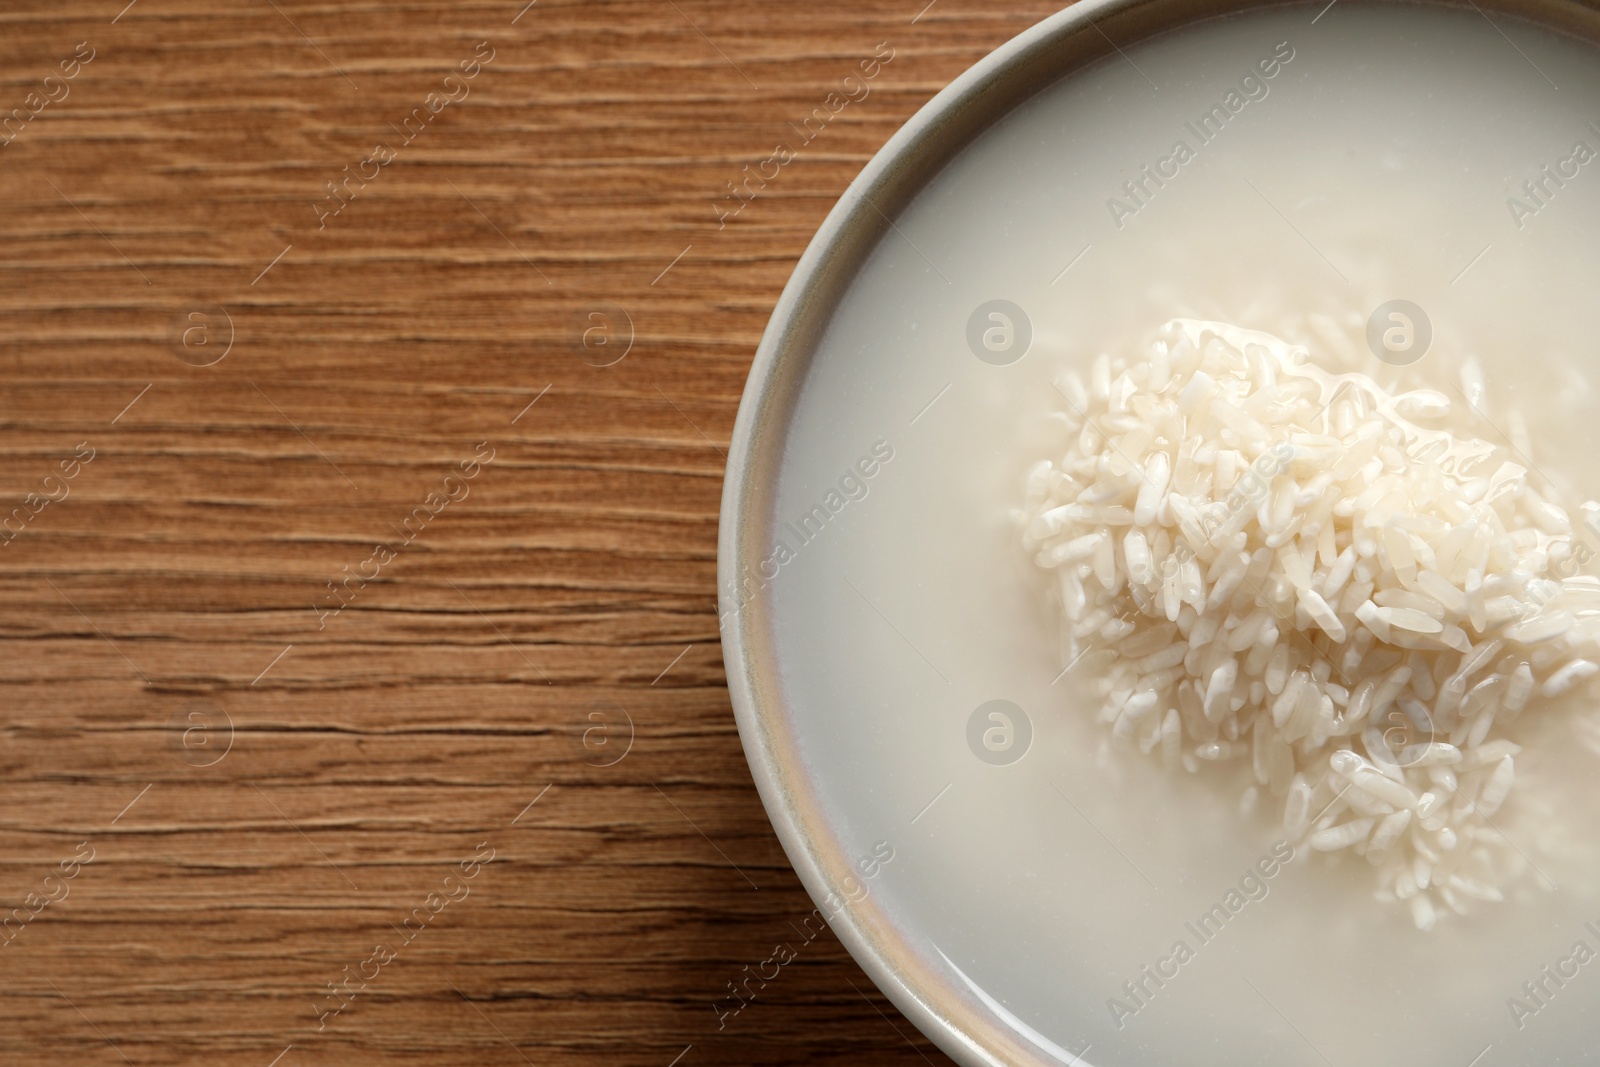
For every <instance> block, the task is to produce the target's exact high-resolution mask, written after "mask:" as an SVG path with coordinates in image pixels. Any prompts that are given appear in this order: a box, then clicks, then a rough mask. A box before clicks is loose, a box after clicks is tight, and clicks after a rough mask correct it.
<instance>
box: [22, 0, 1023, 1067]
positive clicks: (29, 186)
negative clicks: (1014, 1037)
mask: <svg viewBox="0 0 1600 1067" xmlns="http://www.w3.org/2000/svg"><path fill="white" fill-rule="evenodd" d="M125 2H126V0H50V2H46V0H19V2H16V3H11V4H7V5H6V9H5V11H4V12H3V13H0V63H3V65H0V71H3V75H0V82H3V84H0V130H3V132H0V141H4V142H5V144H4V147H0V190H3V194H4V198H3V203H4V204H5V207H6V211H5V215H4V222H3V234H4V247H3V249H0V271H3V277H4V282H3V285H0V302H3V309H4V333H3V338H0V360H3V367H4V382H5V390H4V392H3V394H0V429H3V434H0V443H3V448H4V463H3V465H0V516H3V519H0V552H3V556H0V560H3V564H4V567H3V571H0V581H3V583H4V590H5V602H6V604H7V606H8V609H9V610H8V611H7V613H6V618H5V620H4V622H3V624H0V625H3V627H4V634H5V638H6V640H5V643H4V646H3V647H4V650H5V654H4V659H3V662H0V670H3V671H4V694H5V705H4V715H3V722H4V744H3V750H0V751H3V755H0V759H3V766H4V773H3V777H0V788H3V791H4V800H5V809H4V815H3V819H0V857H3V863H0V899H3V900H4V901H5V902H6V903H5V907H7V908H12V909H14V910H12V911H11V912H10V917H9V918H7V919H5V921H4V922H3V923H0V929H3V931H4V932H3V933H0V943H3V945H4V948H3V950H0V974H3V975H4V980H3V982H0V1055H3V1058H4V1060H5V1062H7V1063H28V1064H32V1063H45V1062H50V1063H62V1062H67V1063H82V1064H108V1065H109V1064H118V1063H122V1062H124V1061H126V1062H128V1063H133V1064H139V1065H141V1067H143V1065H156V1064H173V1063H204V1064H207V1065H215V1067H224V1065H234V1064H238V1065H248V1067H269V1065H273V1064H278V1065H281V1067H303V1065H308V1064H330V1065H333V1064H364V1063H380V1062H381V1063H385V1064H395V1065H409V1064H428V1065H443V1064H507V1065H514V1064H520V1063H525V1062H526V1063H531V1064H538V1065H539V1067H545V1065H562V1064H582V1065H589V1064H596V1065H598V1064H605V1065H608V1067H612V1065H635V1064H636V1065H641V1067H668V1065H669V1064H682V1065H683V1067H696V1065H700V1064H711V1063H727V1064H788V1063H809V1064H846V1063H850V1064H859V1063H871V1064H911V1063H924V1062H928V1063H937V1062H948V1061H944V1060H943V1057H942V1056H941V1055H940V1054H939V1053H938V1052H937V1051H936V1050H934V1048H933V1047H932V1046H931V1045H930V1044H929V1043H928V1042H927V1041H926V1040H925V1039H923V1038H922V1037H921V1035H919V1034H918V1033H917V1032H916V1031H915V1030H914V1029H913V1028H912V1027H911V1026H909V1025H908V1024H907V1023H906V1022H905V1021H904V1020H903V1019H902V1018H901V1017H900V1016H899V1015H898V1013H897V1012H896V1011H895V1009H894V1008H893V1007H892V1006H890V1005H889V1003H888V1002H887V1001H886V1000H885V999H884V998H883V997H882V996H881V995H880V994H878V993H877V991H876V990H875V989H873V988H872V986H871V984H870V983H869V982H868V981H867V980H866V979H865V977H864V976H863V975H862V973H861V971H860V970H859V969H858V968H857V967H856V966H855V964H854V963H853V962H852V961H851V960H850V959H849V957H848V956H847V955H846V954H845V953H844V951H843V950H842V949H841V947H840V946H839V944H838V942H837V941H836V940H834V939H833V937H832V935H831V934H827V935H825V936H824V937H822V938H819V939H818V940H816V941H815V942H813V943H812V944H810V945H809V946H807V947H806V948H805V950H804V952H803V953H802V954H801V956H800V958H798V959H797V960H796V961H795V962H793V963H792V964H790V965H789V966H788V967H786V968H784V970H783V971H782V977H781V980H779V981H775V982H774V983H773V984H771V985H770V986H769V987H768V988H767V989H766V990H765V991H763V993H762V995H761V997H760V999H759V1000H758V1001H757V1002H755V1003H753V1004H751V1005H750V1006H749V1007H747V1008H746V1009H745V1010H744V1011H742V1012H741V1013H739V1014H738V1015H737V1016H730V1017H725V1018H722V1019H720V1023H721V1026H720V1028H719V1016H718V1012H717V1010H716V1009H715V1008H714V1007H713V1005H714V1003H715V1002H716V1001H717V999H718V997H719V996H724V995H726V984H727V983H728V982H730V981H733V980H735V979H737V978H739V977H740V975H741V973H742V971H743V968H744V967H745V966H746V965H754V964H756V963H757V962H759V961H761V960H763V959H765V958H766V957H767V956H768V955H769V954H770V953H771V951H772V946H773V944H774V942H777V941H781V940H783V939H785V938H789V937H791V930H792V927H791V925H790V924H791V923H792V922H793V921H796V920H797V919H798V918H799V917H800V916H802V915H804V914H805V913H806V912H808V911H809V910H810V908H811V905H810V902H809V901H808V899H807V897H806V895H805V893H804V891H803V890H802V889H801V888H800V885H799V882H798V881H797V880H796V878H795V877H794V875H793V873H792V871H791V870H790V869H789V866H788V864H787V862H786V860H785V857H784V854H783V852H782V850H781V848H780V847H779V845H778V843H777V840H776V839H775V838H774V836H773V834H772V832H771V829H770V827H769V825H768V822H767V819H766V816H765V813H764V812H763V810H762V807H761V804H760V802H759V800H758V799H757V796H756V793H755V790H754V788H753V786H752V784H751V780H750V776H749V772H748V769H747V767H746V764H745V761H744V756H743V753H742V751H741V749H740V746H739V739H738V735H737V733H736V731H735V728H734V723H733V717H732V714H731V710H730V707H729V702H728V697H727V692H726V689H725V687H724V678H723V669H722V657H721V649H720V646H719V643H718V627H717V618H716V612H715V592H714V588H715V567H716V558H715V557H716V551H715V550H716V530H717V510H718V503H719V498H720V493H721V474H722V468H723V462H724V452H725V450H726V442H727V439H728V435H729V433H730V431H731V428H732V425H733V419H734V413H735V411H736V409H737V406H738V401H739V396H740V391H741V389H742V387H743V384H744V377H745V373H746V370H747V367H748V364H749V360H750V357H751V354H752V352H753V351H754V348H755V345H756V342H757V340H758V338H759V337H760V334H761V331H762V328H763V327H764V325H765V323H766V319H767V315H768V313H769V311H770V309H771V307H772V305H773V303H774V301H775V300H776V298H777V296H778V293H779V291H780V289H781V287H782V286H783V284H784V282H785V280H786V279H787V277H788V275H789V272H790V270H791V268H792V267H793V265H794V262H795V260H796V258H797V257H798V256H799V255H800V253H801V251H802V250H803V249H804V248H805V245H806V243H807V242H808V241H809V240H810V237H811V234H812V233H813V232H814V230H815V228H816V227H817V225H818V224H819V223H820V222H821V220H822V218H823V216H824V214H825V213H826V212H827V210H828V209H829V207H830V206H831V205H832V204H833V202H834V200H835V199H836V198H837V196H838V195H839V194H840V193H841V191H842V190H843V189H844V188H845V183H846V180H847V179H848V178H850V177H851V176H852V175H854V174H855V173H856V172H857V171H858V170H859V168H860V167H861V166H862V164H863V163H864V162H865V161H866V160H867V158H869V157H870V155H871V154H872V153H873V152H874V151H876V150H877V149H878V147H879V146H880V145H881V144H882V143H883V142H884V141H885V140H886V139H887V138H888V137H889V135H890V134H891V133H892V132H893V131H894V130H895V129H896V128H897V127H898V126H899V125H900V124H901V123H902V122H903V121H904V120H905V119H906V118H907V117H908V116H909V115H911V114H912V113H913V112H914V111H915V110H916V109H917V108H918V107H920V106H921V105H922V104H923V103H924V102H925V101H926V100H927V99H928V98H929V97H930V96H931V95H932V94H933V93H934V92H936V91H937V90H938V89H939V88H940V87H942V86H943V85H945V84H946V83H947V82H948V81H949V80H950V79H951V78H952V77H954V76H955V75H956V74H957V73H959V72H960V71H961V70H963V69H965V68H966V67H967V66H968V65H970V64H971V63H972V62H974V61H975V60H977V59H978V58H979V57H980V56H982V55H983V54H984V53H985V52H987V51H989V50H990V49H991V48H993V47H995V46H996V45H998V44H999V43H1001V42H1002V41H1004V40H1006V39H1007V38H1009V37H1011V36H1012V35H1014V34H1015V33H1017V32H1019V31H1020V30H1022V29H1023V28H1025V27H1026V26H1028V25H1030V24H1032V23H1033V22H1035V21H1037V20H1038V19H1039V18H1041V17H1043V16H1045V15H1046V14H1048V13H1050V11H1051V10H1052V7H1053V5H1051V4H1049V3H1045V2H1042V0H1041V2H1032V0H1008V2H1006V3H1004V4H1001V5H993V4H987V3H979V2H978V0H938V2H937V3H936V4H933V5H929V7H928V8H926V9H923V10H921V11H920V12H919V10H918V9H919V8H921V7H922V5H923V4H924V3H926V0H910V2H909V3H906V4H899V3H890V4H887V5H870V4H867V5H864V4H860V3H855V2H838V0H823V2H808V3H798V2H790V0H784V2H781V3H778V2H764V3H746V4H733V3H726V2H713V0H585V2H563V0H538V2H537V3H534V4H530V5H528V6H527V7H525V8H524V7H523V6H522V4H523V2H524V0H493V2H488V0H471V2H462V3H442V2H437V0H417V2H404V3H402V2H395V0H355V2H351V3H331V2H318V0H227V2H221V0H211V2H204V0H135V2H134V3H131V4H128V5H127V7H125V8H124V7H123V6H122V5H123V4H124V3H125ZM914 16H916V17H914ZM880 42H884V43H885V44H884V46H883V47H885V48H888V49H892V53H893V58H892V60H890V61H889V62H888V63H887V64H885V65H883V66H882V67H881V69H880V70H879V71H878V72H877V74H876V77H875V78H873V80H872V81H871V82H870V85H869V89H870V91H869V92H867V93H866V95H865V96H864V97H861V96H860V95H859V94H860V92H861V90H859V89H854V90H852V89H849V88H847V87H846V83H845V81H844V79H845V77H846V76H847V75H850V74H852V73H853V72H855V71H857V69H858V67H859V64H860V63H861V62H862V61H863V60H870V59H872V58H873V56H874V52H875V50H877V51H878V52H879V55H880V57H881V55H882V51H881V50H880V49H879V46H880ZM836 91H838V92H854V93H856V94H857V97H858V98H856V99H853V100H851V101H850V102H849V104H848V106H846V107H843V108H841V109H839V110H838V111H837V112H833V111H832V110H831V105H829V104H828V103H827V101H828V100H829V94H830V93H834V92H836ZM824 106H829V107H830V114H829V119H830V121H828V122H827V124H826V127H825V128H823V129H821V132H819V133H816V135H815V137H814V138H813V139H812V141H811V143H809V144H807V145H806V146H805V147H804V148H803V149H802V150H801V151H800V152H799V154H798V156H797V158H795V159H793V160H792V161H789V162H787V163H786V164H784V165H783V166H782V167H781V168H780V170H779V173H778V176H777V177H775V178H773V179H772V180H770V181H768V182H767V183H766V186H765V188H761V189H760V190H759V191H760V195H759V196H758V197H756V198H755V199H753V200H751V201H750V202H749V203H747V204H745V205H744V207H743V210H742V211H740V212H739V213H738V215H737V216H736V217H723V218H719V216H725V215H727V213H728V212H729V211H730V210H731V208H732V206H735V205H737V204H739V203H741V202H742V201H743V199H744V195H743V194H742V193H741V194H740V195H739V197H738V198H737V199H734V198H730V197H729V183H730V182H731V183H734V184H735V185H741V184H742V183H743V182H744V180H745V175H746V174H749V173H753V172H754V170H755V169H756V168H759V167H760V165H761V162H762V161H763V160H766V159H768V158H769V157H770V156H771V155H772V154H773V150H774V146H775V145H776V144H778V143H779V142H786V141H790V140H793V139H794V138H793V131H794V130H795V128H796V126H794V125H791V124H803V123H804V121H805V119H806V117H807V116H810V115H813V114H814V109H816V108H819V107H824ZM12 109H16V110H12ZM747 166H748V167H750V168H752V170H751V171H747V170H746V169H745V168H746V167H747ZM750 188H752V189H755V188H758V185H756V184H752V185H751V186H750ZM586 331H587V332H586ZM630 340H631V347H630V344H629V342H630ZM630 722H631V728H630V726H629V723H630ZM630 738H631V747H630ZM491 856H492V858H490V857H491ZM469 875H470V876H469Z"/></svg>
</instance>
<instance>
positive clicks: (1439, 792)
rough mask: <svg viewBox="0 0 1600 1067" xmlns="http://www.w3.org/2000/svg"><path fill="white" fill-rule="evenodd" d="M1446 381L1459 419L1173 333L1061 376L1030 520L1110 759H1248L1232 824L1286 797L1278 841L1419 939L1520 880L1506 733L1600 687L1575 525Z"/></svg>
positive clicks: (1210, 328) (1240, 339) (1582, 550)
mask: <svg viewBox="0 0 1600 1067" xmlns="http://www.w3.org/2000/svg"><path fill="white" fill-rule="evenodd" d="M1461 378H1462V385H1463V389H1462V392H1461V395H1460V396H1459V397H1457V398H1455V399H1454V400H1452V398H1450V397H1448V396H1446V395H1444V394H1442V393H1439V392H1436V391H1433V390H1428V389H1412V390H1409V391H1405V392H1399V393H1394V392H1391V391H1389V390H1388V389H1386V388H1385V387H1384V386H1382V385H1381V384H1379V382H1377V381H1376V380H1375V379H1373V378H1372V377H1370V376H1368V375H1366V374H1364V373H1360V372H1358V371H1354V370H1349V371H1346V372H1342V373H1334V372H1330V371H1327V370H1325V369H1323V368H1322V367H1320V366H1318V364H1317V362H1314V361H1312V360H1311V359H1310V358H1309V352H1308V351H1307V349H1306V348H1304V347H1301V346H1297V345H1290V344H1287V343H1285V342H1284V341H1281V340H1279V339H1278V338H1276V337H1273V336H1271V335H1269V334H1265V333H1259V332H1255V331H1250V330H1244V329H1240V328H1238V327H1234V326H1230V325H1227V324H1224V323H1215V322H1199V321H1194V320H1186V319H1180V320H1176V321H1174V322H1172V323H1169V324H1168V325H1167V326H1166V327H1165V328H1164V329H1163V330H1162V332H1161V334H1160V336H1159V338H1158V339H1157V340H1156V341H1155V342H1154V343H1153V345H1152V346H1151V348H1150V349H1149V351H1148V352H1147V353H1146V354H1145V355H1144V356H1143V358H1140V359H1136V360H1133V361H1124V360H1121V359H1118V360H1115V361H1113V360H1112V359H1111V358H1109V357H1108V356H1105V355H1102V356H1100V357H1099V358H1098V359H1097V360H1096V361H1095V362H1094V364H1093V367H1092V370H1091V373H1090V375H1089V381H1087V382H1085V381H1083V380H1082V378H1081V377H1080V376H1078V375H1077V374H1076V373H1074V372H1067V373H1066V374H1064V375H1063V376H1062V377H1061V378H1060V379H1059V380H1058V382H1057V388H1058V389H1059V390H1060V392H1061V394H1062V396H1063V397H1064V398H1065V400H1066V410H1065V411H1064V413H1063V414H1062V415H1061V418H1063V419H1064V420H1065V425H1066V428H1067V430H1068V431H1069V432H1070V433H1071V435H1072V438H1073V439H1072V443H1071V444H1070V446H1069V447H1068V448H1067V450H1066V454H1065V456H1064V457H1063V458H1062V459H1061V461H1060V462H1059V463H1056V462H1053V461H1050V460H1045V461H1042V462H1040V463H1038V464H1037V465H1036V466H1035V467H1034V468H1033V469H1032V470H1031V471H1030V473H1029V475H1028V480H1027V489H1026V503H1025V506H1024V508H1023V509H1022V511H1021V512H1020V513H1019V516H1018V518H1019V521H1020V525H1021V528H1022V540H1023V544H1024V547H1025V548H1026V549H1027V551H1028V552H1029V554H1030V555H1031V556H1032V557H1033V559H1034V562H1035V564H1036V565H1037V566H1038V567H1039V568H1040V569H1041V570H1042V571H1043V572H1046V573H1047V574H1048V575H1049V576H1050V577H1051V586H1050V588H1051V595H1052V598H1053V599H1054V601H1055V602H1056V603H1057V604H1058V605H1059V608H1060V612H1061V615H1062V622H1063V625H1062V645H1063V647H1062V656H1063V660H1062V662H1063V664H1071V663H1074V662H1076V661H1078V660H1079V659H1080V657H1081V658H1082V659H1083V660H1084V661H1085V663H1086V664H1089V665H1090V666H1091V667H1092V669H1094V670H1096V671H1097V672H1098V673H1097V677H1098V678H1099V679H1100V685H1101V691H1102V692H1103V694H1104V698H1105V699H1104V702H1103V704H1102V706H1101V708H1100V711H1099V719H1100V721H1101V722H1102V723H1104V724H1105V725H1106V726H1107V727H1108V728H1109V729H1110V732H1111V736H1112V738H1113V740H1114V741H1116V742H1119V743H1123V744H1126V745H1129V746H1137V747H1138V748H1139V749H1140V750H1141V751H1143V752H1145V753H1147V754H1148V753H1155V754H1157V755H1158V756H1159V758H1160V759H1161V760H1162V761H1163V762H1164V763H1165V765H1166V766H1167V767H1168V768H1169V769H1172V770H1178V769H1180V768H1181V769H1184V770H1187V771H1189V772H1191V773H1192V772H1196V771H1198V770H1199V769H1200V768H1201V766H1202V765H1204V764H1206V763H1224V762H1229V761H1240V762H1248V764H1249V766H1250V769H1251V771H1252V772H1253V774H1254V777H1255V781H1256V783H1257V787H1251V789H1250V790H1248V791H1247V793H1246V796H1245V798H1244V801H1243V803H1242V804H1241V810H1248V809H1251V808H1253V807H1254V806H1255V805H1256V803H1257V798H1258V797H1260V799H1261V800H1262V801H1263V802H1265V800H1266V797H1267V796H1271V797H1275V798H1277V803H1278V804H1279V805H1281V809H1282V819H1283V825H1284V827H1285V830H1286V832H1287V833H1288V834H1289V835H1290V837H1291V840H1292V841H1294V842H1295V843H1296V844H1302V843H1303V844H1304V845H1306V846H1309V848H1311V849H1312V850H1316V851H1321V852H1328V853H1351V854H1357V855H1362V856H1365V858H1366V860H1367V862H1368V863H1370V864H1372V865H1373V867H1375V868H1376V876H1377V886H1378V890H1377V892H1378V895H1379V897H1380V898H1381V899H1385V900H1389V901H1398V902H1403V905H1404V906H1405V907H1407V908H1409V910H1410V914H1411V917H1412V919H1413V921H1414V922H1415V923H1416V925H1417V926H1418V927H1419V928H1421V929H1425V930H1426V929H1430V928H1431V927H1432V926H1433V925H1434V922H1435V921H1436V916H1437V915H1438V914H1440V909H1441V907H1442V908H1444V909H1449V910H1450V911H1453V912H1457V913H1464V912H1465V911H1466V910H1467V909H1468V907H1469V904H1470V902H1472V901H1493V900H1500V899H1502V889H1503V887H1504V886H1505V884H1506V882H1507V881H1508V880H1509V878H1510V877H1512V876H1514V875H1515V874H1516V873H1517V872H1518V864H1517V861H1516V859H1515V858H1514V857H1513V856H1512V854H1511V852H1512V851H1514V850H1509V845H1508V843H1507V842H1506V841H1505V840H1504V838H1503V837H1502V836H1501V835H1500V833H1499V832H1498V830H1497V829H1496V828H1495V826H1494V822H1493V819H1494V816H1495V815H1496V813H1497V812H1498V811H1499V810H1500V808H1501V806H1502V805H1503V804H1505V803H1506V802H1507V798H1508V797H1509V796H1511V794H1512V787H1513V785H1514V782H1515V768H1516V756H1517V753H1518V752H1519V751H1520V749H1519V747H1518V746H1517V745H1516V744H1514V743H1512V742H1511V741H1510V740H1508V739H1506V738H1505V737H1504V736H1502V734H1503V728H1504V726H1505V725H1506V724H1508V723H1510V722H1512V721H1514V720H1515V719H1516V718H1517V716H1519V715H1520V714H1522V713H1523V712H1524V711H1527V710H1530V709H1532V708H1534V707H1535V706H1536V705H1537V704H1539V703H1540V702H1542V701H1547V700H1550V699H1553V698H1556V697H1560V696H1562V695H1563V694H1565V693H1567V692H1569V691H1570V690H1572V689H1573V688H1574V687H1576V686H1579V685H1582V684H1584V683H1585V682H1586V681H1587V680H1588V679H1590V678H1591V677H1593V676H1594V675H1595V674H1596V673H1600V580H1597V579H1596V578H1594V577H1592V576H1589V575H1586V574H1580V573H1578V563H1580V562H1581V561H1583V560H1585V559H1587V558H1588V557H1589V555H1590V551H1589V549H1588V548H1587V546H1586V545H1585V544H1584V543H1583V541H1582V538H1581V537H1580V536H1579V534H1582V533H1583V530H1581V529H1580V530H1578V531H1577V532H1576V533H1575V530H1574V516H1573V515H1572V514H1571V513H1569V512H1568V511H1567V509H1566V508H1564V507H1563V506H1562V505H1561V504H1560V503H1559V502H1557V501H1555V500H1550V499H1546V496H1545V495H1541V492H1540V490H1539V489H1538V488H1536V487H1535V486H1534V485H1533V484H1531V483H1530V478H1529V472H1528V470H1527V469H1526V467H1525V466H1524V464H1525V463H1526V462H1527V460H1526V459H1525V455H1526V451H1525V450H1523V449H1517V450H1516V451H1513V450H1511V449H1507V448H1505V447H1502V446H1498V445H1495V444H1491V443H1489V442H1487V441H1484V440H1482V439H1479V438H1477V437H1475V436H1472V435H1471V434H1470V433H1468V432H1466V431H1468V430H1470V429H1471V428H1473V427H1474V426H1482V425H1484V423H1482V422H1481V421H1479V415H1478V413H1476V412H1474V410H1473V408H1477V409H1479V411H1480V412H1481V408H1482V404H1483V403H1484V397H1485V389H1484V384H1483V378H1482V373H1481V371H1480V370H1479V369H1478V368H1477V366H1476V364H1475V363H1473V362H1471V361H1468V363H1467V364H1466V366H1465V367H1464V369H1463V371H1462V373H1461ZM1515 428H1516V429H1517V430H1518V431H1519V432H1518V435H1517V436H1519V437H1525V435H1526V432H1525V430H1523V428H1522V426H1521V424H1520V422H1518V423H1517V425H1516V427H1515ZM1513 444H1515V442H1513ZM1596 507H1597V506H1596V505H1594V504H1592V503H1591V504H1586V505H1584V509H1583V511H1582V512H1581V513H1580V514H1579V515H1578V520H1579V524H1580V526H1582V525H1585V524H1588V523H1594V522H1595V521H1596ZM1262 790H1265V795H1263V794H1262V792H1261V791H1262Z"/></svg>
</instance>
